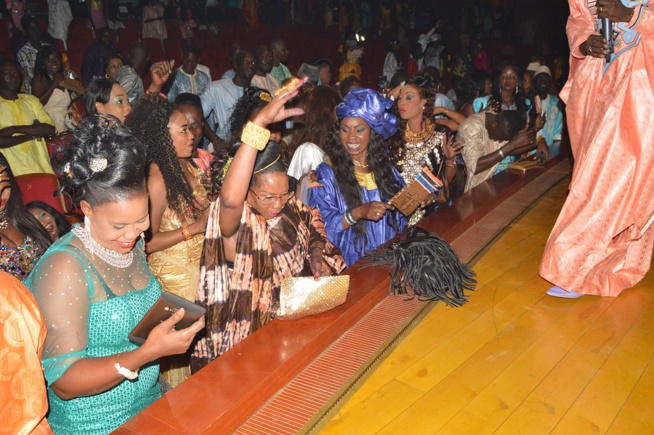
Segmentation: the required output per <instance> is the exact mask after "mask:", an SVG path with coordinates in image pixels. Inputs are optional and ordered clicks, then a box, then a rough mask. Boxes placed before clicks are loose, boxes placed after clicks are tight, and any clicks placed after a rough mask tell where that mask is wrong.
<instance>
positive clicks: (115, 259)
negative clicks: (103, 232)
mask: <svg viewBox="0 0 654 435" xmlns="http://www.w3.org/2000/svg"><path fill="white" fill-rule="evenodd" d="M72 232H73V234H75V235H76V236H77V238H78V239H80V241H81V242H82V243H83V244H84V247H85V248H86V250H87V251H89V253H90V254H91V257H93V256H94V255H97V256H98V257H99V258H100V259H101V260H102V261H104V262H105V263H107V264H109V265H110V266H114V267H118V268H120V269H125V268H127V267H129V266H131V265H132V262H133V261H134V251H129V252H127V253H125V254H121V253H120V252H116V251H114V250H112V249H107V248H105V247H104V246H102V245H101V244H99V243H98V242H96V241H95V239H94V238H93V236H92V235H91V231H90V228H89V227H88V224H85V225H84V226H82V225H79V226H77V227H75V228H73V229H72Z"/></svg>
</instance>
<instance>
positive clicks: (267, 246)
mask: <svg viewBox="0 0 654 435" xmlns="http://www.w3.org/2000/svg"><path fill="white" fill-rule="evenodd" d="M303 82H304V81H303V80H300V81H299V82H298V83H297V84H296V85H295V86H292V87H288V88H286V89H284V90H283V91H282V92H281V93H280V94H279V95H278V96H276V97H275V98H274V99H272V102H270V103H269V104H267V105H265V106H264V107H263V108H260V109H258V110H256V111H255V114H254V115H253V116H251V121H248V122H247V124H245V127H243V128H242V133H241V136H240V137H241V142H240V143H237V144H236V145H234V147H233V148H232V151H233V150H236V151H235V153H234V157H233V159H230V160H228V161H227V163H226V164H225V165H224V167H223V168H219V167H218V166H217V165H216V166H215V167H214V169H215V170H216V171H218V173H217V175H218V176H219V177H220V178H222V171H224V174H225V175H224V182H223V184H222V186H221V187H222V189H221V190H220V196H219V197H218V199H216V200H215V201H214V202H213V203H212V205H211V208H210V211H209V219H208V222H207V231H206V233H205V242H204V252H203V255H202V261H201V269H200V285H199V286H198V295H197V302H198V303H200V304H202V305H204V306H205V307H206V308H207V313H206V316H207V322H208V323H207V324H208V325H210V327H209V328H207V331H206V336H205V337H203V338H202V339H200V341H199V343H198V345H197V346H196V348H195V351H194V353H193V357H192V359H191V368H192V370H193V371H197V370H198V369H199V368H201V367H203V366H204V365H206V364H207V363H208V362H209V361H211V360H213V359H214V358H217V357H218V356H220V355H221V354H223V353H224V352H226V351H228V350H229V349H230V348H231V347H232V346H233V345H234V344H236V343H238V342H240V341H241V340H243V339H244V338H246V337H247V336H248V335H250V334H251V333H252V332H254V331H256V330H257V329H258V328H259V327H261V326H263V325H265V324H266V323H267V322H268V321H269V320H270V319H271V318H272V317H273V315H274V313H275V311H276V310H277V308H278V305H279V291H280V287H281V283H282V280H283V279H285V278H290V277H295V276H302V275H305V276H306V275H312V276H314V277H316V278H317V277H321V276H329V275H331V274H332V273H338V272H340V271H341V270H342V269H343V268H344V267H345V261H344V260H343V257H342V256H341V253H340V251H339V250H338V249H337V248H336V247H334V246H333V245H332V244H331V243H330V242H329V241H328V240H327V237H326V234H325V228H324V224H323V222H322V218H321V216H320V212H318V210H316V209H314V208H312V207H307V206H305V205H303V204H302V203H301V202H299V201H297V200H295V198H293V196H294V195H293V190H292V188H291V187H290V186H289V180H288V175H287V173H286V171H287V168H286V165H285V164H284V161H283V158H282V148H281V146H280V145H279V143H277V142H274V141H269V138H270V131H269V130H268V129H267V127H268V125H270V124H273V123H276V122H279V121H281V120H283V119H285V118H287V117H289V116H294V115H298V114H301V110H300V109H285V108H284V103H286V102H287V101H288V100H290V99H291V98H292V97H294V96H296V95H297V93H298V92H297V90H298V89H299V87H300V85H301V84H302V83H303ZM265 95H266V96H267V98H270V95H269V94H267V93H266V94H265ZM237 106H238V103H237ZM235 111H236V109H235ZM232 125H233V124H232ZM234 131H236V130H234ZM214 179H215V177H214Z"/></svg>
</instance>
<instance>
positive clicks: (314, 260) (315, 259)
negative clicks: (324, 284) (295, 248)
mask: <svg viewBox="0 0 654 435" xmlns="http://www.w3.org/2000/svg"><path fill="white" fill-rule="evenodd" d="M309 266H311V272H312V273H313V277H314V278H315V279H318V278H320V277H322V276H329V275H331V274H332V268H331V267H330V266H329V264H327V262H326V261H325V258H324V257H323V255H322V250H318V249H314V250H313V251H312V252H311V256H310V257H309Z"/></svg>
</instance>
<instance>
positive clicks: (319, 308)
mask: <svg viewBox="0 0 654 435" xmlns="http://www.w3.org/2000/svg"><path fill="white" fill-rule="evenodd" d="M349 288H350V276H349V275H341V276H326V277H322V278H319V279H318V280H315V279H314V278H313V277H300V278H286V279H285V280H283V281H282V288H281V292H280V296H279V310H278V311H277V315H276V316H275V317H276V318H277V319H282V320H292V319H298V318H300V317H304V316H311V315H313V314H318V313H324V312H325V311H329V310H331V309H332V308H335V307H337V306H339V305H341V304H343V303H344V302H345V299H347V291H348V290H349Z"/></svg>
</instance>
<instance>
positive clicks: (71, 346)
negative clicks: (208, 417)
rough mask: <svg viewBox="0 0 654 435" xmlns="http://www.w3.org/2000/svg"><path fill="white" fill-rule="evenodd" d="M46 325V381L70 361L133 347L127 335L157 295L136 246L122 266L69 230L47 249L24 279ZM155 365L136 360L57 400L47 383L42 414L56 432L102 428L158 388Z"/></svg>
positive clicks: (131, 411)
mask: <svg viewBox="0 0 654 435" xmlns="http://www.w3.org/2000/svg"><path fill="white" fill-rule="evenodd" d="M26 284H27V286H28V287H29V288H30V290H31V291H32V292H33V293H34V295H35V297H36V300H37V302H38V303H39V306H40V307H41V310H42V311H43V313H44V317H45V320H46V324H47V327H48V336H47V338H46V344H45V352H44V355H43V367H44V370H45V377H46V379H47V381H48V384H49V385H51V384H52V383H53V382H55V381H56V380H57V379H59V378H60V377H61V376H62V375H63V374H64V373H65V371H66V370H67V369H68V368H69V367H70V366H71V365H72V364H73V363H75V362H76V361H78V360H80V359H83V358H94V357H106V356H111V355H115V354H117V353H120V352H126V351H130V350H133V349H135V348H136V347H137V345H135V344H134V343H132V342H130V341H129V339H128V338H127V336H128V334H129V333H130V332H131V331H132V329H133V328H134V326H136V324H137V323H138V322H139V321H140V320H141V318H142V317H143V316H144V315H145V313H147V311H148V310H149V309H150V307H152V305H153V304H154V303H155V301H156V300H157V299H158V298H159V296H160V295H161V286H160V285H159V282H158V281H157V280H156V279H155V278H154V277H153V276H152V274H151V273H150V271H149V269H148V266H147V263H146V259H145V254H144V252H143V250H142V247H140V246H137V247H135V248H134V261H133V263H132V265H131V266H129V267H128V268H125V269H121V268H116V267H114V266H110V265H108V264H107V263H105V262H104V261H102V260H101V259H99V258H98V257H97V256H92V255H91V254H90V253H89V252H88V251H87V250H86V248H85V247H84V246H83V245H82V244H81V242H80V240H79V239H78V238H77V237H76V236H75V235H74V234H72V233H69V234H68V235H66V236H64V237H62V238H61V239H60V240H59V241H57V242H56V243H55V244H54V245H52V246H51V247H50V249H49V250H48V251H47V252H46V254H45V255H44V256H43V258H42V259H41V260H40V261H39V263H38V264H37V265H36V267H35V268H34V271H33V272H32V273H31V274H30V276H29V277H28V279H27V280H26ZM158 375H159V365H158V364H154V363H150V364H149V365H145V366H143V367H141V369H140V371H139V376H138V378H137V379H136V380H134V381H130V380H127V379H125V380H123V381H122V382H120V383H119V384H118V385H116V386H115V387H113V388H111V389H110V390H108V391H105V392H103V393H100V394H97V395H93V396H86V397H77V398H74V399H71V400H62V399H61V398H59V397H58V396H57V395H56V394H55V393H54V392H53V391H52V389H51V388H48V396H49V402H50V413H49V414H48V421H49V423H50V425H51V426H52V429H53V430H54V432H55V433H57V434H67V433H70V434H106V433H109V432H111V431H112V430H114V429H115V428H117V427H118V426H120V425H121V424H123V423H125V422H126V421H127V420H129V419H130V418H132V417H133V416H134V415H135V414H136V413H138V412H139V411H141V410H143V409H144V408H145V407H146V406H148V405H149V404H151V403H152V402H153V401H155V400H156V399H157V398H158V397H160V395H161V389H160V387H159V384H158V383H157V379H158Z"/></svg>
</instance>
